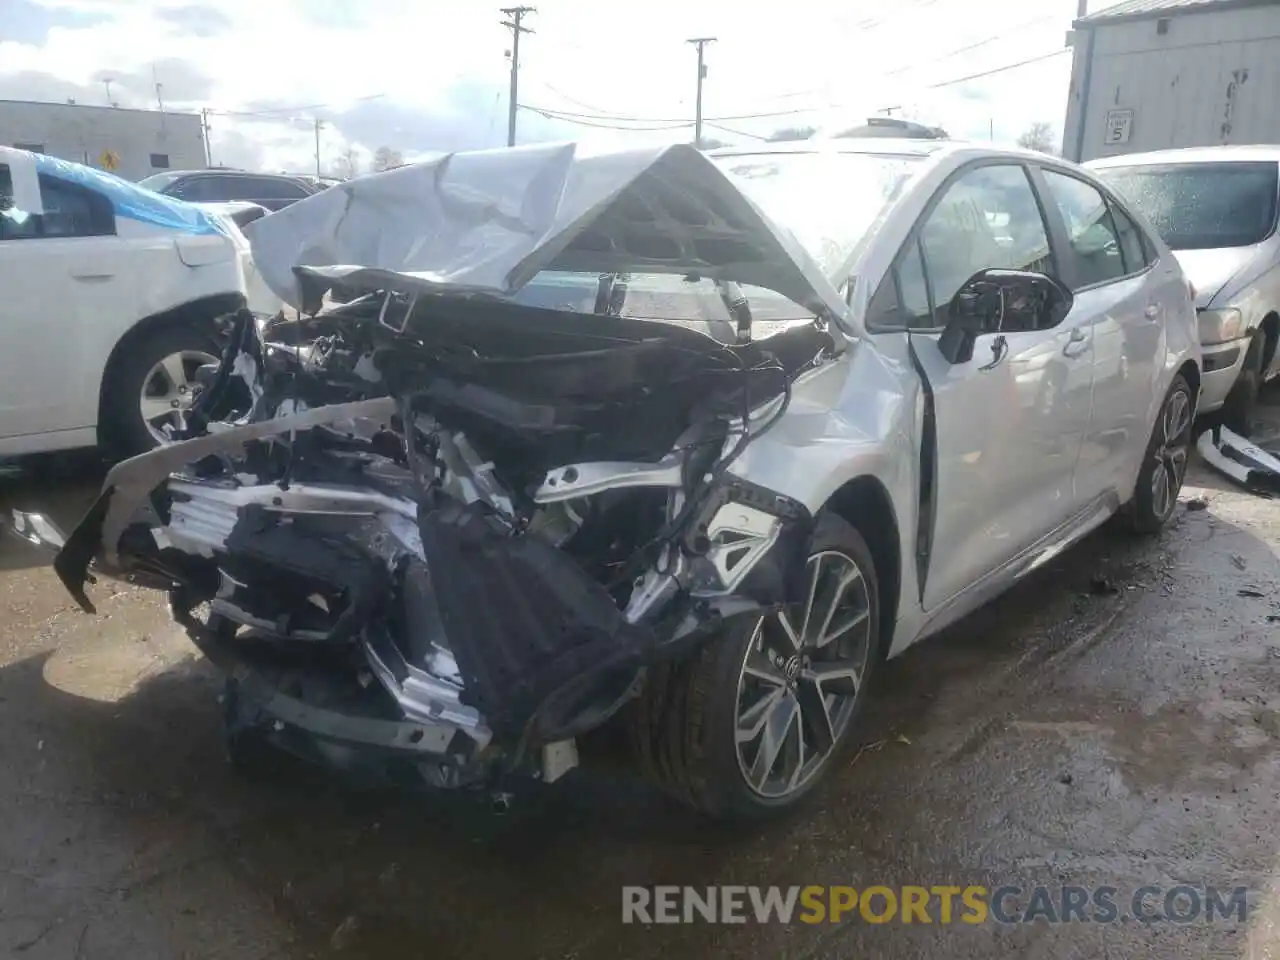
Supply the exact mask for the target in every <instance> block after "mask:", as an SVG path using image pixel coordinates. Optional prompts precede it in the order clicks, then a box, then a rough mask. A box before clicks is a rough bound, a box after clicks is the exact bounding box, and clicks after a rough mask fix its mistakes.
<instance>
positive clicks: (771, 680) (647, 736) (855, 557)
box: [631, 513, 880, 820]
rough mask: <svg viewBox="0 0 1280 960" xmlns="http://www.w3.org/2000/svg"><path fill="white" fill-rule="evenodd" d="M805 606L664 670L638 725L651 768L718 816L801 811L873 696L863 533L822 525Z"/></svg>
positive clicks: (741, 624) (870, 565)
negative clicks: (868, 696)
mask: <svg viewBox="0 0 1280 960" xmlns="http://www.w3.org/2000/svg"><path fill="white" fill-rule="evenodd" d="M807 570H808V574H809V576H808V595H807V598H806V600H805V601H804V602H802V603H799V604H795V605H793V606H791V607H790V608H788V609H786V610H783V611H780V612H778V613H775V614H770V615H768V616H765V617H759V616H747V617H740V618H737V619H736V620H735V621H733V622H732V623H731V624H730V625H729V626H727V627H726V628H725V630H724V631H723V632H722V633H721V635H719V636H717V637H715V638H713V639H712V640H710V641H709V642H708V643H707V644H706V645H705V646H704V647H703V648H702V649H701V651H700V652H699V653H698V654H697V655H696V656H695V657H693V658H692V659H690V660H688V661H684V662H680V663H676V664H668V665H663V666H660V667H658V668H656V669H655V670H654V672H653V675H652V677H651V679H650V683H649V684H648V685H647V687H646V689H645V691H644V693H643V694H642V695H641V697H640V699H639V700H638V701H637V703H636V705H635V709H634V712H633V714H632V717H631V723H632V733H633V737H634V743H635V746H636V748H637V753H638V756H639V760H640V763H641V767H642V769H643V771H644V772H645V773H646V774H647V775H648V776H649V777H650V778H651V779H653V780H655V781H656V782H657V783H658V784H659V785H660V786H662V787H663V788H665V789H666V790H667V791H668V792H670V793H672V794H673V795H674V796H676V797H677V798H678V799H680V800H681V801H683V802H685V803H686V804H688V805H690V806H692V807H693V808H695V809H697V810H699V811H701V812H703V813H705V814H708V815H710V816H713V817H716V818H722V819H736V820H751V819H760V818H763V817H767V816H774V815H778V814H781V813H784V812H787V811H789V810H791V809H793V808H794V807H795V806H796V805H797V804H799V803H800V801H801V800H803V799H804V798H805V797H806V796H808V795H809V794H810V793H811V792H812V791H813V789H814V788H815V787H816V786H817V785H818V783H819V782H820V781H821V779H822V778H823V777H825V776H827V775H828V774H829V772H830V770H831V769H832V767H833V766H835V762H836V759H837V758H838V756H839V755H840V754H841V752H842V748H843V747H844V746H845V744H846V743H847V742H848V740H849V738H850V733H851V731H852V730H853V727H854V725H855V720H856V719H857V716H858V714H859V713H860V712H861V710H862V706H863V702H864V700H865V698H866V690H867V684H868V682H869V680H870V677H871V672H872V670H873V668H874V666H875V662H876V659H877V650H878V643H877V638H878V637H879V629H880V610H879V593H878V588H877V580H876V569H875V563H874V562H873V560H872V557H871V552H870V550H868V549H867V545H866V542H865V541H864V540H863V538H862V536H861V535H860V534H859V533H858V531H857V530H856V529H854V528H853V527H852V526H850V525H849V524H848V523H846V522H845V521H844V520H842V519H841V518H840V517H838V516H836V515H834V514H826V513H824V514H822V515H820V516H819V518H818V522H817V525H816V529H815V532H814V536H813V539H812V541H811V543H810V547H809V557H808V562H807Z"/></svg>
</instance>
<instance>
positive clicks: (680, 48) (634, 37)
mask: <svg viewBox="0 0 1280 960" xmlns="http://www.w3.org/2000/svg"><path fill="white" fill-rule="evenodd" d="M512 2H513V0H506V2H505V5H508V6H509V5H511V3H512ZM1112 2H1114V0H1090V10H1091V11H1093V10H1096V9H1101V8H1103V7H1105V6H1109V5H1110V4H1111V3H1112ZM500 5H502V4H501V3H500V2H499V0H495V2H494V3H492V4H489V3H485V2H478V0H208V2H180V0H0V99H36V100H54V101H65V100H67V99H68V98H74V99H75V100H76V102H77V103H93V104H103V103H105V102H106V85H105V84H104V83H103V80H104V79H109V80H110V81H111V86H110V89H111V98H112V100H114V101H116V102H117V103H118V104H119V105H120V106H122V107H147V106H154V105H155V102H156V100H155V93H156V91H155V84H156V82H157V81H158V82H159V83H160V84H161V89H162V92H163V96H164V101H165V105H166V107H167V108H169V109H175V110H178V109H182V110H199V109H201V108H208V109H210V110H211V111H212V113H211V115H210V116H211V124H210V126H211V140H212V150H213V159H214V161H215V162H216V163H226V164H232V165H237V166H247V167H255V168H264V169H291V170H306V169H310V168H312V167H314V159H313V155H314V140H313V120H314V119H315V118H319V119H322V120H323V121H325V125H324V127H323V143H322V155H323V162H324V163H325V164H326V165H327V164H331V163H334V162H336V161H338V159H339V158H340V157H342V156H343V155H344V154H349V153H350V152H351V151H355V152H356V153H357V154H359V155H361V156H363V157H365V158H366V159H367V157H368V155H369V154H370V152H371V151H373V150H374V149H376V148H377V147H379V146H383V145H385V146H389V147H391V148H393V149H395V150H398V151H401V152H402V153H403V154H404V155H406V156H408V157H412V156H413V155H415V154H420V153H424V152H428V151H434V150H456V149H463V148H476V147H485V146H498V145H501V144H503V143H505V142H506V124H507V117H506V111H507V78H508V73H507V71H508V63H509V61H508V59H507V53H508V51H509V50H510V32H509V31H508V30H507V29H505V28H504V27H503V26H501V24H500V20H501V19H502V17H501V15H500V14H499V12H498V7H499V6H500ZM532 5H534V6H536V7H537V8H538V9H537V12H536V13H534V14H532V15H530V16H529V17H528V19H527V21H526V22H527V23H528V25H529V26H530V27H532V28H533V29H534V31H535V32H534V33H533V34H530V35H526V36H525V37H524V38H523V40H522V43H521V70H520V97H519V99H520V102H521V103H522V104H523V105H525V106H526V107H527V108H528V109H522V110H521V111H520V115H519V138H520V140H521V141H522V142H523V141H530V140H538V139H583V140H585V139H590V140H594V141H602V140H603V141H609V142H637V141H639V142H645V141H653V140H655V139H657V140H680V139H683V140H689V139H691V137H692V130H691V118H692V115H693V104H694V86H695V77H696V69H695V59H694V50H693V48H692V47H691V46H690V45H689V44H688V43H686V42H685V40H686V38H689V37H697V36H714V37H716V38H717V40H716V42H715V43H713V44H710V45H709V46H708V47H707V66H708V76H707V80H706V88H705V94H704V112H705V115H706V116H707V117H708V118H709V125H708V128H707V131H706V133H707V134H708V135H710V136H715V137H717V138H719V139H722V140H725V141H728V142H734V141H739V142H741V141H748V140H750V138H752V137H762V136H767V135H768V134H770V133H771V132H773V131H775V130H777V129H779V128H782V127H788V126H817V127H820V128H822V127H830V126H837V125H840V124H847V125H849V124H852V123H854V122H861V119H862V118H863V117H865V116H867V115H869V114H871V113H875V112H877V111H881V110H884V109H885V108H897V109H896V110H894V113H895V114H898V115H904V116H908V117H911V118H914V119H919V120H922V121H925V122H929V123H936V124H941V125H943V126H945V127H946V129H947V130H948V131H949V132H950V133H951V134H952V135H953V136H968V137H977V138H982V139H986V138H987V137H988V136H990V135H992V134H994V137H995V139H997V140H1012V139H1013V138H1015V137H1017V135H1018V134H1019V133H1021V132H1022V131H1023V130H1024V129H1026V128H1027V127H1028V126H1029V125H1030V124H1032V123H1034V122H1038V121H1043V122H1047V123H1049V124H1051V125H1052V126H1053V127H1054V129H1055V131H1057V130H1058V129H1060V127H1061V124H1062V117H1063V113H1064V110H1065V105H1066V85H1067V79H1068V76H1069V73H1070V56H1069V55H1068V54H1067V53H1066V52H1061V51H1064V46H1063V43H1064V36H1065V33H1066V31H1067V29H1068V27H1069V25H1070V21H1071V20H1072V18H1073V16H1074V13H1075V8H1076V0H893V2H887V0H840V2H834V0H787V2H785V3H774V2H768V3H766V2H764V0H761V2H758V3H752V2H751V0H643V2H638V0H626V2H624V0H536V2H533V4H532ZM1026 61H1033V62H1026ZM1024 62H1026V63H1025V65H1023V66H1020V67H1017V68H1016V69H1009V70H1002V69H1001V68H1004V67H1008V66H1010V65H1012V64H1020V63H1024ZM987 71H999V72H994V73H991V74H990V75H989V76H976V77H975V76H974V75H977V74H983V73H986V72H987ZM970 77H972V79H967V78H970ZM534 108H536V110H542V111H546V112H545V113H538V112H536V110H535V109H534ZM616 128H623V129H616Z"/></svg>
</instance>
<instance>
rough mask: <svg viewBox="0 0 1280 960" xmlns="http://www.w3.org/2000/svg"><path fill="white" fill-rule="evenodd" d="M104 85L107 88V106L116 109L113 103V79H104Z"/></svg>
mask: <svg viewBox="0 0 1280 960" xmlns="http://www.w3.org/2000/svg"><path fill="white" fill-rule="evenodd" d="M102 85H103V86H104V87H106V88H107V106H108V107H114V106H115V104H114V103H112V102H111V78H110V77H103V78H102Z"/></svg>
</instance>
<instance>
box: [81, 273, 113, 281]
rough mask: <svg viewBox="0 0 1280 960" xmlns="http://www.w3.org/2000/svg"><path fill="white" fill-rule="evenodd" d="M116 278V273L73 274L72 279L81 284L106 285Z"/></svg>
mask: <svg viewBox="0 0 1280 960" xmlns="http://www.w3.org/2000/svg"><path fill="white" fill-rule="evenodd" d="M114 278H115V274H114V273H73V274H72V275H71V279H73V280H79V281H80V282H81V283H104V282H106V281H107V280H112V279H114Z"/></svg>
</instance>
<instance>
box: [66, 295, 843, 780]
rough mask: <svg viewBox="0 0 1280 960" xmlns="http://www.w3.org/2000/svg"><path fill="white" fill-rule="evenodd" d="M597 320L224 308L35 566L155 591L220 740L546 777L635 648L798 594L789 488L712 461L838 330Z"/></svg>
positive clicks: (381, 304) (427, 310) (800, 544)
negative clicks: (204, 372)
mask: <svg viewBox="0 0 1280 960" xmlns="http://www.w3.org/2000/svg"><path fill="white" fill-rule="evenodd" d="M610 282H612V281H611V280H610V279H609V278H602V279H601V293H602V295H605V296H606V299H607V292H608V291H607V284H608V283H610ZM730 292H732V291H731V289H730ZM727 302H728V301H727ZM601 319H602V318H601V317H599V316H593V315H589V314H586V315H584V314H574V313H569V312H564V311H558V310H552V309H541V308H537V307H530V306H526V305H518V304H514V303H511V302H506V301H502V300H497V299H490V298H484V297H462V296H433V295H420V294H412V295H411V294H407V293H403V292H393V291H388V290H383V289H379V290H377V291H374V292H370V293H369V294H367V295H365V296H363V297H361V298H359V299H357V300H355V301H353V302H350V303H346V304H342V305H340V306H336V307H333V308H331V309H328V310H326V311H324V312H320V313H318V314H317V315H315V316H312V317H304V316H299V317H298V318H297V319H286V318H284V317H283V315H282V316H281V317H280V318H278V319H277V320H276V321H274V322H273V323H271V324H269V325H268V326H267V327H266V328H259V326H258V325H257V324H256V323H255V321H254V320H253V318H252V316H251V315H249V314H248V313H247V312H245V313H241V314H239V315H237V316H235V317H234V318H231V324H230V326H231V329H230V330H229V334H228V345H227V348H226V351H225V353H224V355H223V357H222V360H221V363H220V364H219V365H218V367H217V369H216V370H210V371H208V372H209V373H210V376H209V378H208V381H207V383H206V385H205V386H204V388H203V390H202V392H201V394H200V396H199V397H198V399H197V400H196V402H195V404H194V405H193V407H192V409H191V410H190V412H189V414H188V417H187V423H186V427H185V429H184V430H183V431H182V432H181V433H180V434H179V435H176V436H174V437H173V441H174V442H173V443H172V444H170V445H167V446H164V447H161V448H159V449H157V450H156V451H154V452H152V453H149V454H145V455H143V456H140V457H135V458H133V459H132V460H128V461H125V462H123V463H121V464H119V465H117V466H116V467H115V468H114V469H112V471H111V472H110V474H109V475H108V477H107V480H106V483H105V484H104V487H103V492H102V495H101V496H100V498H99V500H98V501H97V502H96V503H95V505H94V506H93V507H92V508H91V510H90V511H89V513H88V514H87V515H86V517H85V518H84V520H83V521H82V522H81V524H80V525H79V527H78V528H77V529H76V530H75V531H74V532H73V533H72V534H71V536H70V537H69V538H68V540H67V542H66V544H65V546H64V547H63V549H62V550H61V552H60V553H59V555H58V558H57V560H56V563H55V567H56V569H57V572H58V574H59V576H60V578H61V579H62V581H63V582H64V584H65V585H66V586H67V588H68V589H69V590H70V591H71V592H72V594H73V595H75V596H76V597H77V599H78V600H79V602H80V603H81V605H82V606H83V607H85V609H88V610H92V609H93V607H92V602H91V600H90V598H89V596H88V594H87V592H86V583H87V582H92V580H93V576H92V574H93V573H101V574H105V575H108V576H113V577H123V578H128V579H130V580H132V581H134V582H137V583H140V584H144V585H149V586H153V587H155V588H157V589H160V590H164V591H166V592H167V593H168V596H169V598H170V604H171V607H172V611H173V615H174V617H175V619H176V620H177V621H178V622H179V623H180V624H181V625H182V626H183V627H184V628H185V629H186V630H187V632H188V633H189V635H190V636H191V639H192V640H193V641H194V642H195V644H196V645H197V646H198V647H199V648H200V650H201V651H202V652H203V653H204V654H205V655H207V656H208V658H209V659H210V660H211V661H213V662H214V663H215V664H217V665H218V666H219V667H220V668H222V669H223V670H224V671H225V672H226V674H227V676H228V678H229V679H228V688H227V696H226V698H225V704H224V707H225V710H226V721H227V724H228V730H229V732H230V733H231V734H233V735H236V734H238V733H240V732H243V731H250V730H253V731H259V732H262V733H264V734H265V735H266V736H268V737H269V738H270V739H271V740H272V741H273V742H275V743H276V744H277V745H280V746H283V747H286V748H288V749H290V750H292V751H294V752H296V753H299V754H301V755H303V756H305V757H308V758H311V759H315V760H320V761H326V762H328V763H330V764H333V765H336V766H339V767H343V768H349V769H353V770H359V771H362V772H366V773H376V774H378V775H379V776H380V777H384V778H385V777H390V778H392V779H395V780H399V781H405V780H408V781H416V782H426V783H427V784H430V785H433V786H456V785H461V784H468V783H481V782H487V781H488V780H490V779H491V778H492V776H493V775H494V774H496V773H500V772H501V773H505V772H509V771H520V772H529V773H533V774H534V775H536V776H540V777H542V778H543V779H554V778H555V777H557V776H559V775H560V774H561V773H563V772H564V770H565V769H567V768H568V767H570V766H572V765H573V763H574V762H575V760H574V757H575V754H574V753H573V750H572V740H573V738H575V737H577V736H579V735H580V734H582V733H583V732H585V731H588V730H590V729H592V728H595V727H597V726H600V725H601V724H603V723H605V722H606V721H607V720H608V719H609V718H610V717H611V716H612V715H613V714H614V713H615V712H616V711H617V710H618V709H619V708H620V707H621V706H622V705H623V704H624V703H625V702H626V701H627V700H628V699H629V698H631V697H633V696H635V695H636V694H637V692H638V691H640V690H641V689H642V686H643V683H644V680H645V675H646V669H647V668H649V667H650V666H652V665H653V664H656V663H659V662H661V661H663V660H664V659H666V658H672V657H678V656H682V655H686V654H687V653H688V652H689V650H690V649H691V648H693V647H694V646H696V645H697V644H699V643H701V642H705V641H706V639H707V637H709V636H711V635H712V634H714V632H715V630H716V629H717V627H718V626H720V625H721V624H722V622H723V620H724V619H725V618H727V617H730V616H734V615H736V614H741V613H745V612H749V611H753V610H759V611H763V610H768V609H773V608H776V607H779V606H781V605H782V604H784V603H786V602H789V601H792V600H794V599H795V598H796V595H797V591H798V589H802V587H800V586H799V585H798V584H796V583H793V582H792V581H793V580H795V579H796V577H797V575H799V574H800V573H801V572H802V570H803V563H804V556H803V553H804V548H805V544H806V543H807V539H808V536H809V532H810V529H811V524H812V518H811V517H810V516H809V514H808V511H807V510H806V509H805V508H804V507H803V506H802V505H800V504H798V503H795V502H792V501H790V500H789V499H787V498H786V497H782V496H780V495H778V494H776V493H773V492H771V491H769V490H767V489H763V488H760V487H758V486H755V485H753V484H751V483H750V482H748V481H747V480H746V479H744V478H742V477H740V476H735V474H734V473H733V470H732V468H733V464H734V462H735V459H736V458H737V457H738V456H739V455H740V454H741V453H742V451H743V450H745V449H746V447H747V446H748V445H749V444H751V443H752V441H753V440H754V439H755V438H756V437H758V436H760V435H761V434H762V433H763V432H765V431H767V430H769V429H770V428H771V427H772V426H773V425H774V424H775V423H776V422H777V421H778V419H779V418H780V417H781V416H782V415H783V413H784V412H785V411H786V409H787V405H788V403H789V400H790V392H791V383H792V381H793V380H795V378H796V377H798V376H800V375H801V374H802V373H804V372H805V371H807V370H810V369H813V368H814V367H816V366H818V365H821V364H823V363H824V362H826V360H827V359H828V358H830V357H831V355H832V352H833V349H834V344H833V340H832V337H831V335H830V334H829V333H828V332H827V329H826V326H825V324H824V323H822V322H821V321H812V322H803V323H799V324H794V325H792V326H790V327H788V328H786V329H784V330H781V331H780V332H778V333H776V334H774V335H773V336H770V337H767V338H765V339H758V340H752V339H750V338H749V337H743V336H740V335H739V336H734V337H732V338H727V339H732V340H733V341H734V342H731V343H724V342H720V341H718V340H717V339H715V338H713V337H712V336H709V335H707V334H705V333H702V332H699V331H696V330H693V329H689V328H686V327H682V326H680V325H678V324H669V323H664V322H661V321H647V320H638V319H630V318H627V317H622V316H609V317H608V322H607V323H603V324H602V323H601ZM739 333H741V331H739Z"/></svg>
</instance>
